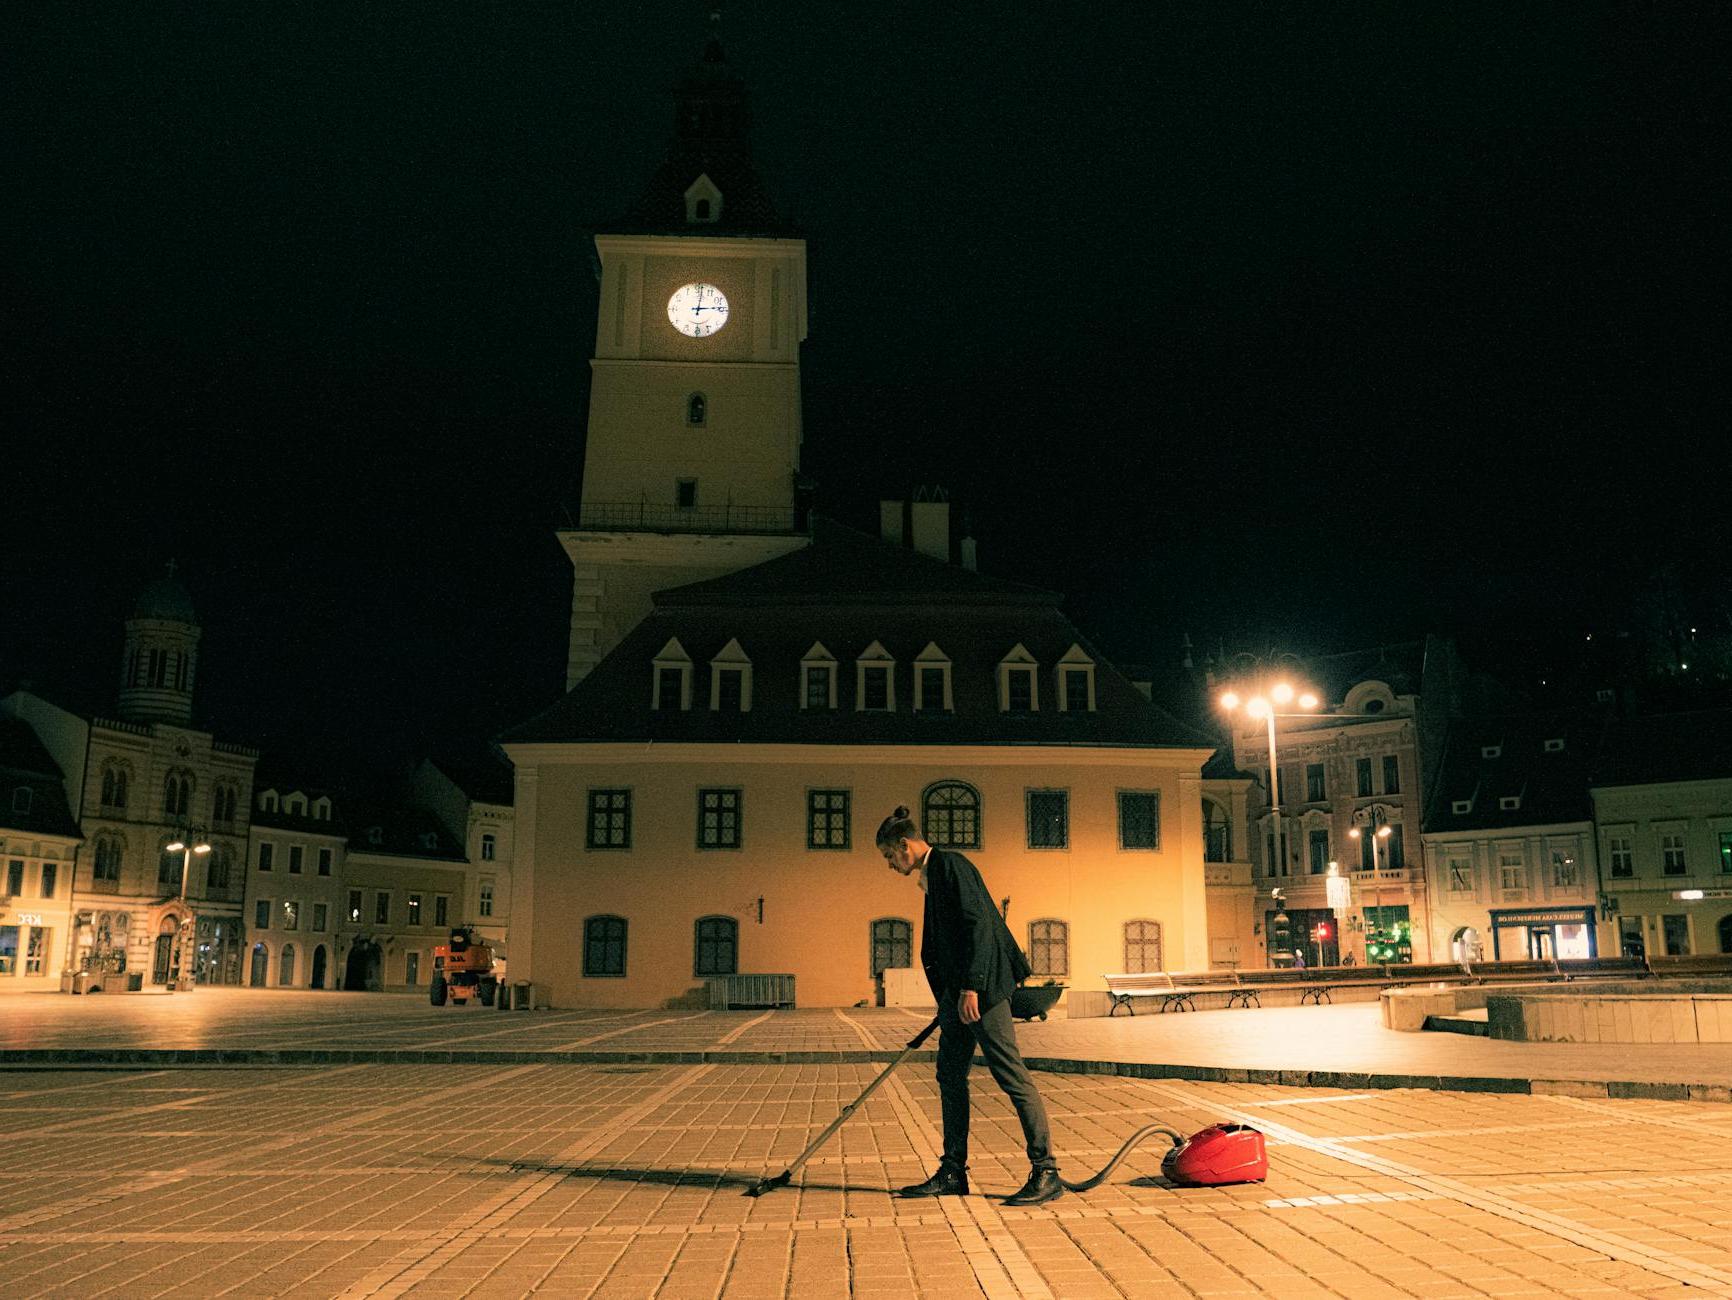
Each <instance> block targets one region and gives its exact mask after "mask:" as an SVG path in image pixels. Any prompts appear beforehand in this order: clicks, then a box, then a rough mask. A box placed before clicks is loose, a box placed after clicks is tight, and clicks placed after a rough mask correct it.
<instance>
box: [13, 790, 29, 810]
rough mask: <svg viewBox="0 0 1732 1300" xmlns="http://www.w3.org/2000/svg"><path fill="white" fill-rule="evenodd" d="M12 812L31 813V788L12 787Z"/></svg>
mask: <svg viewBox="0 0 1732 1300" xmlns="http://www.w3.org/2000/svg"><path fill="white" fill-rule="evenodd" d="M12 811H13V812H15V813H27V812H29V811H30V787H29V786H27V785H17V786H13V787H12Z"/></svg>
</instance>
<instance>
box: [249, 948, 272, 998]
mask: <svg viewBox="0 0 1732 1300" xmlns="http://www.w3.org/2000/svg"><path fill="white" fill-rule="evenodd" d="M270 966H271V954H270V950H269V949H268V948H266V947H265V945H264V944H262V943H255V944H254V945H253V959H252V965H251V967H250V969H249V970H248V971H247V983H248V984H249V985H250V986H252V987H253V988H255V989H262V988H264V986H265V975H266V972H268V971H269V970H270Z"/></svg>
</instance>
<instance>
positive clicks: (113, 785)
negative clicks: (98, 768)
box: [102, 762, 126, 808]
mask: <svg viewBox="0 0 1732 1300" xmlns="http://www.w3.org/2000/svg"><path fill="white" fill-rule="evenodd" d="M102 806H103V807H104V808H124V807H126V767H125V765H124V764H121V763H115V762H108V763H104V764H103V765H102Z"/></svg>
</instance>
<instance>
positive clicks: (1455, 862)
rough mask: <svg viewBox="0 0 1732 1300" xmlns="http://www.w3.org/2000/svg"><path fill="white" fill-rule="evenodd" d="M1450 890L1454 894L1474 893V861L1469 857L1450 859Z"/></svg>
mask: <svg viewBox="0 0 1732 1300" xmlns="http://www.w3.org/2000/svg"><path fill="white" fill-rule="evenodd" d="M1449 892H1450V893H1452V894H1471V893H1473V862H1472V860H1471V859H1468V858H1451V859H1450V860H1449Z"/></svg>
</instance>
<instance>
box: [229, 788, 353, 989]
mask: <svg viewBox="0 0 1732 1300" xmlns="http://www.w3.org/2000/svg"><path fill="white" fill-rule="evenodd" d="M347 858H348V844H347V838H346V831H345V828H344V827H343V826H342V824H341V823H339V822H338V821H337V820H336V810H335V805H334V804H333V801H332V796H331V793H330V792H329V791H327V790H321V789H306V788H299V787H295V786H292V785H286V784H282V783H272V784H269V785H266V786H264V787H263V788H262V789H260V790H259V793H258V799H257V801H256V804H255V806H254V808H253V815H252V827H251V835H250V837H249V844H248V858H247V862H248V867H247V871H246V908H245V915H246V917H247V922H248V924H249V926H250V927H251V928H250V930H249V931H248V935H247V938H248V943H247V965H246V983H247V985H248V986H249V987H251V988H303V989H334V988H339V987H341V977H342V972H343V969H344V962H345V959H346V957H347V953H346V951H345V948H344V945H343V942H342V936H343V935H344V933H345V927H344V925H343V909H344V906H345V904H346V902H347V894H346V893H345V891H344V887H345V884H346V881H347V879H348V873H347Z"/></svg>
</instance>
